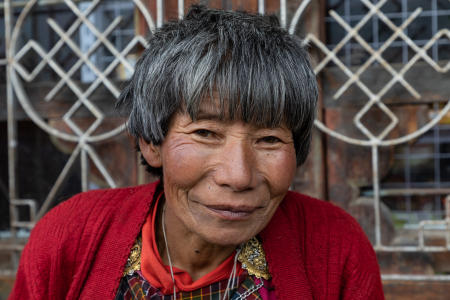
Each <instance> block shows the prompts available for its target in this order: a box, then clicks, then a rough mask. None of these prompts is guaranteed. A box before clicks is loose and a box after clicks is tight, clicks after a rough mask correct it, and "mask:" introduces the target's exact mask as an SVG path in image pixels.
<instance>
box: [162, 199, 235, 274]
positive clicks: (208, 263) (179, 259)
mask: <svg viewBox="0 0 450 300" xmlns="http://www.w3.org/2000/svg"><path fill="white" fill-rule="evenodd" d="M163 206H164V205H159V208H158V214H157V219H156V228H155V232H156V241H157V245H158V252H159V254H160V256H161V259H162V260H163V262H164V264H166V265H169V259H168V257H167V250H166V244H165V242H164V235H163V228H162V214H163V212H164V210H163V209H162V207H163ZM164 219H165V220H164V221H165V231H166V238H167V246H168V248H169V253H170V258H171V261H172V266H173V267H177V268H179V269H182V270H184V271H186V272H188V274H189V275H190V276H191V278H192V280H193V281H196V280H197V279H199V278H201V277H202V276H204V275H206V274H208V273H209V272H211V271H213V270H214V269H215V268H217V267H218V266H219V265H220V264H221V263H222V262H223V261H224V260H225V259H227V258H228V257H229V256H230V255H231V254H232V253H233V251H234V250H235V249H236V246H222V245H216V244H211V243H208V242H207V241H205V240H204V239H202V238H200V237H199V236H197V235H195V234H194V233H192V232H190V231H188V230H186V228H185V227H184V226H183V225H182V224H181V222H180V221H179V219H178V218H177V217H176V216H175V215H173V214H172V213H171V211H170V209H169V208H166V209H165V216H164Z"/></svg>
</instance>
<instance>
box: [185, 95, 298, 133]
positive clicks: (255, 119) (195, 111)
mask: <svg viewBox="0 0 450 300" xmlns="http://www.w3.org/2000/svg"><path fill="white" fill-rule="evenodd" d="M180 112H181V113H184V114H187V115H189V116H190V118H191V119H192V120H193V121H194V122H195V121H198V120H216V121H222V122H235V121H236V122H243V123H246V124H249V125H252V126H255V127H258V128H279V127H284V128H288V127H289V126H287V123H286V122H285V121H286V120H285V117H281V116H280V113H281V112H280V110H279V108H275V107H272V106H271V105H263V104H262V103H254V102H253V101H251V100H250V101H249V99H247V101H245V100H241V99H235V98H233V99H230V100H229V99H228V98H226V97H221V96H220V95H219V93H218V92H216V91H215V92H213V93H212V94H210V95H209V96H206V97H202V100H201V101H199V102H198V103H195V102H193V103H184V105H183V107H182V109H181V110H180ZM290 129H291V128H290Z"/></svg>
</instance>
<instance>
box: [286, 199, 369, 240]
mask: <svg viewBox="0 0 450 300" xmlns="http://www.w3.org/2000/svg"><path fill="white" fill-rule="evenodd" d="M280 209H281V211H282V214H283V215H284V217H286V218H289V219H291V220H292V221H293V222H296V223H298V222H300V223H301V225H302V227H304V226H306V227H307V228H314V230H315V231H316V232H317V231H319V230H320V229H323V230H326V231H327V232H336V231H339V232H340V231H347V232H349V233H362V229H361V227H360V226H359V224H358V222H357V221H356V220H355V219H354V218H353V217H352V216H351V215H350V214H349V213H347V212H346V211H345V210H344V209H342V208H341V207H339V206H337V205H335V204H333V203H331V202H328V201H324V200H320V199H316V198H313V197H310V196H307V195H304V194H300V193H297V192H293V191H289V192H288V193H287V195H286V197H285V199H284V200H283V202H282V203H281V205H280Z"/></svg>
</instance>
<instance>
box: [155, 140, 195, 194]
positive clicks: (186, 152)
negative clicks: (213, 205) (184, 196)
mask: <svg viewBox="0 0 450 300" xmlns="http://www.w3.org/2000/svg"><path fill="white" fill-rule="evenodd" d="M162 160H163V173H164V180H165V183H166V184H170V185H175V186H178V187H189V186H191V185H193V184H194V183H195V181H196V180H198V178H199V177H201V176H202V175H201V173H202V172H201V166H202V165H203V161H204V156H202V154H201V152H199V151H198V149H196V147H195V145H193V144H190V143H182V142H181V141H177V140H175V141H174V142H173V143H170V144H167V145H165V147H164V148H163V155H162ZM169 188H173V186H169Z"/></svg>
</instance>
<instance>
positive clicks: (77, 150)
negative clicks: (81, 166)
mask: <svg viewBox="0 0 450 300" xmlns="http://www.w3.org/2000/svg"><path fill="white" fill-rule="evenodd" d="M80 150H81V147H80V145H78V146H77V147H76V148H75V150H74V151H73V152H72V154H71V156H70V157H69V160H68V161H67V163H66V165H65V166H64V168H63V169H62V171H61V173H60V174H59V176H58V179H56V181H55V184H54V185H53V187H52V189H51V190H50V192H49V193H48V195H47V198H45V201H44V203H43V204H42V206H41V208H40V209H39V212H38V213H37V215H36V220H39V219H40V218H42V217H43V216H44V214H45V213H46V212H47V210H48V209H49V207H50V204H52V202H53V199H54V198H55V196H56V193H57V192H58V190H59V188H60V186H61V185H62V184H63V182H64V179H66V177H67V175H68V174H69V171H70V169H71V168H72V165H73V164H74V162H75V160H76V158H77V156H78V154H79V153H80Z"/></svg>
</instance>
